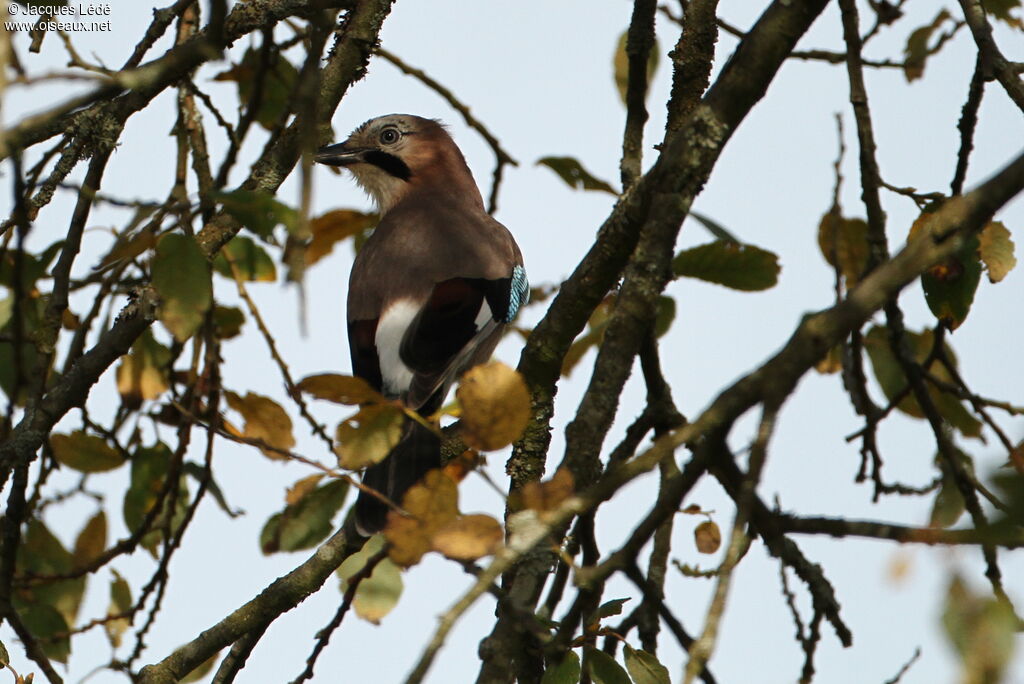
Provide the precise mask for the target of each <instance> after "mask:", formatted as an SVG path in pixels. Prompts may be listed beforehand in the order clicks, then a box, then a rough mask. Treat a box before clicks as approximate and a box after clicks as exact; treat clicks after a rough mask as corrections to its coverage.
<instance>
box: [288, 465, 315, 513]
mask: <svg viewBox="0 0 1024 684" xmlns="http://www.w3.org/2000/svg"><path fill="white" fill-rule="evenodd" d="M322 479H324V475H323V473H318V474H316V475H310V476H308V477H304V478H302V479H301V480H299V481H298V482H296V483H295V484H293V485H292V486H291V487H289V488H288V489H287V491H285V493H284V502H285V503H286V504H288V505H289V506H294V505H295V504H297V503H299V502H300V501H302V499H303V498H304V497H305V496H306V495H307V494H309V493H310V492H312V491H313V490H314V489H316V486H317V485H318V484H320V480H322Z"/></svg>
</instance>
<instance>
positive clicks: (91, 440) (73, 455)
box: [50, 430, 124, 473]
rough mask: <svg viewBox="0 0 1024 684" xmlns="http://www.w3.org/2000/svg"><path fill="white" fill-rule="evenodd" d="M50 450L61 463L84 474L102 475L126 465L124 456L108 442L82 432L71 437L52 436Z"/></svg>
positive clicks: (72, 434)
mask: <svg viewBox="0 0 1024 684" xmlns="http://www.w3.org/2000/svg"><path fill="white" fill-rule="evenodd" d="M50 448H52V449H53V455H54V457H55V458H56V459H57V460H58V461H59V462H60V463H62V464H64V465H66V466H68V467H69V468H74V469H75V470H79V471H81V472H83V473H102V472H106V471H108V470H113V469H115V468H117V467H119V466H120V465H121V464H122V463H124V455H123V454H121V452H119V451H116V450H115V449H114V448H113V447H111V446H110V445H109V444H107V442H106V440H104V439H103V438H102V437H96V436H95V435H87V434H86V433H84V432H82V431H81V430H76V431H75V432H72V433H71V434H70V435H52V436H51V437H50Z"/></svg>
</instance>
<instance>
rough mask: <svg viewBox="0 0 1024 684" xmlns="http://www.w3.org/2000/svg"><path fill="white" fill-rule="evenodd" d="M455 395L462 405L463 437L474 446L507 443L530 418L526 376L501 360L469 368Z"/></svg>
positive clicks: (487, 448)
mask: <svg viewBox="0 0 1024 684" xmlns="http://www.w3.org/2000/svg"><path fill="white" fill-rule="evenodd" d="M455 395H456V396H457V397H458V399H459V403H460V404H461V405H462V421H461V423H460V425H461V426H462V437H463V439H464V440H465V442H466V444H467V445H468V446H470V447H473V448H474V449H479V450H481V451H494V450H497V449H502V448H504V447H506V446H508V445H509V444H511V443H512V442H514V441H515V440H517V439H519V436H520V435H522V434H523V430H524V429H525V428H526V423H527V422H528V421H529V420H530V392H529V390H527V389H526V382H525V381H524V380H523V376H521V375H520V374H519V373H518V372H517V371H515V370H513V369H512V368H509V367H508V366H506V365H505V364H503V363H501V362H499V361H492V362H490V363H487V364H484V365H481V366H476V367H475V368H471V369H470V370H469V371H467V372H466V374H465V375H463V376H462V382H461V383H459V389H458V391H457V392H456V393H455Z"/></svg>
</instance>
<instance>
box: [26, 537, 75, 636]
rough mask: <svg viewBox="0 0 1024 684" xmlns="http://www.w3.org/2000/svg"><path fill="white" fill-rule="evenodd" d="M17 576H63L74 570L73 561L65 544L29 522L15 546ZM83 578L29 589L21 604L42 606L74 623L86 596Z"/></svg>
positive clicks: (64, 619)
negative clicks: (20, 541)
mask: <svg viewBox="0 0 1024 684" xmlns="http://www.w3.org/2000/svg"><path fill="white" fill-rule="evenodd" d="M16 568H17V570H18V573H19V574H23V575H24V574H31V575H63V574H67V573H69V572H71V571H72V570H73V569H74V559H73V557H72V555H71V553H70V552H69V551H68V550H67V549H65V548H64V545H63V544H62V543H61V542H60V540H59V539H57V537H56V536H54V535H53V533H52V532H50V530H49V529H48V528H47V527H46V525H45V524H44V523H43V522H42V521H41V520H38V519H33V520H31V521H29V523H28V527H27V529H26V530H25V536H24V537H23V538H22V543H21V545H20V546H19V547H18V556H17V560H16ZM85 583H86V580H85V578H84V577H78V578H76V579H68V580H57V581H50V582H46V583H42V584H38V585H36V586H33V587H32V591H31V594H30V595H27V596H24V597H23V598H24V601H23V602H24V603H32V604H41V605H45V606H47V607H49V608H52V609H53V610H55V611H57V612H58V613H59V614H60V615H61V616H62V620H63V621H64V622H65V623H66V624H73V623H74V622H75V619H76V617H77V616H78V608H79V606H80V605H81V603H82V596H83V595H84V593H85Z"/></svg>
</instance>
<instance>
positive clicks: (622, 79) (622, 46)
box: [612, 30, 661, 104]
mask: <svg viewBox="0 0 1024 684" xmlns="http://www.w3.org/2000/svg"><path fill="white" fill-rule="evenodd" d="M628 38H629V30H626V31H623V32H622V35H621V36H619V41H618V43H617V44H616V46H615V57H614V58H613V60H612V66H613V67H614V71H615V88H616V89H617V90H618V91H619V99H620V100H622V103H623V104H626V89H627V88H628V87H629V54H628V53H627V52H626V43H627V40H628ZM660 57H661V51H660V50H659V49H658V41H657V39H655V41H654V43H653V44H652V45H651V52H650V54H648V56H647V84H648V88H647V91H646V92H645V93H644V95H646V94H647V93H649V92H650V91H651V89H650V83H651V81H652V80H654V74H655V73H657V71H658V60H659V58H660Z"/></svg>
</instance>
